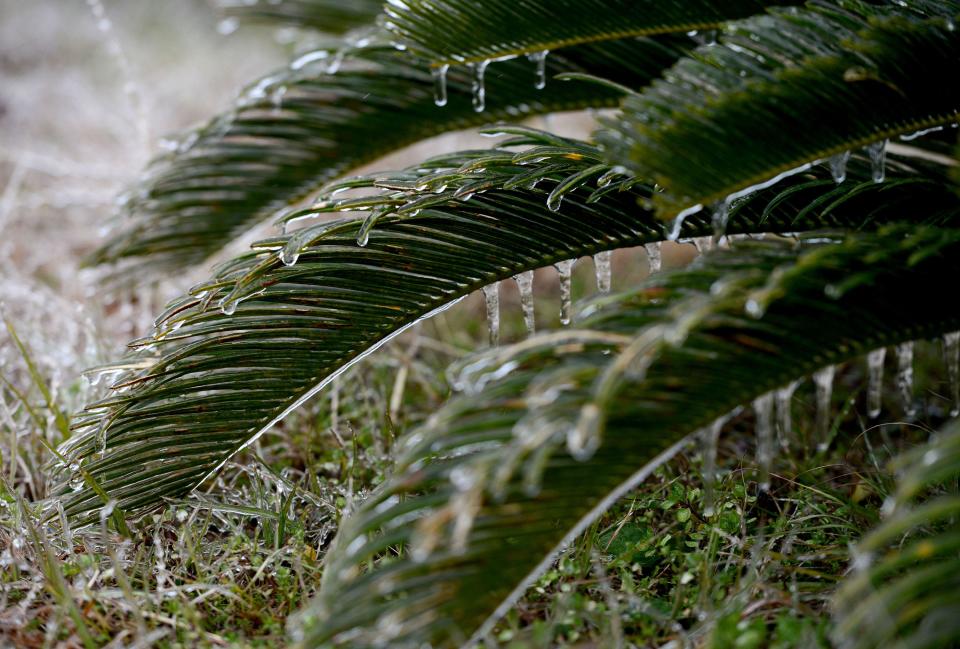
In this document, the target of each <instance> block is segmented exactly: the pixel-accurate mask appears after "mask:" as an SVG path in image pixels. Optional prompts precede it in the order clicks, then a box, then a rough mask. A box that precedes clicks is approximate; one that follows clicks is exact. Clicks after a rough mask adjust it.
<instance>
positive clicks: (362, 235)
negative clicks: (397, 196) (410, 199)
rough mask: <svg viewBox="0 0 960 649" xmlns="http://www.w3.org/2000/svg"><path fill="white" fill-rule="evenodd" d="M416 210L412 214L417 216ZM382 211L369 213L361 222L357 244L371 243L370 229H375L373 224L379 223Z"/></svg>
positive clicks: (362, 245)
mask: <svg viewBox="0 0 960 649" xmlns="http://www.w3.org/2000/svg"><path fill="white" fill-rule="evenodd" d="M416 212H419V210H416V211H415V212H411V214H410V215H411V216H416ZM381 216H382V212H370V213H369V214H367V218H365V219H364V220H363V223H361V224H360V229H359V230H357V245H358V246H360V247H361V248H365V247H366V246H367V244H368V243H370V231H371V230H373V226H375V225H376V224H377V221H379V220H380V217H381Z"/></svg>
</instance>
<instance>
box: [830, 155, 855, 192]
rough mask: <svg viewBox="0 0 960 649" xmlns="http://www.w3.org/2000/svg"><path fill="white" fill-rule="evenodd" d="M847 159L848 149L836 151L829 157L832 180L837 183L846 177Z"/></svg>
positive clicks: (848, 158) (848, 156)
mask: <svg viewBox="0 0 960 649" xmlns="http://www.w3.org/2000/svg"><path fill="white" fill-rule="evenodd" d="M849 160H850V152H849V151H844V152H843V153H838V154H837V155H835V156H833V157H831V158H830V175H832V176H833V182H835V183H837V184H838V185H839V184H840V183H842V182H843V181H844V180H846V179H847V162H848V161H849Z"/></svg>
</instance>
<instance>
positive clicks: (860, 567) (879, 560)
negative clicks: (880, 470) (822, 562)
mask: <svg viewBox="0 0 960 649" xmlns="http://www.w3.org/2000/svg"><path fill="white" fill-rule="evenodd" d="M894 468H895V469H897V472H898V473H899V474H900V476H899V479H898V481H897V482H898V489H897V491H896V493H895V494H894V496H893V497H892V499H891V501H890V504H891V505H894V506H893V507H891V508H888V510H889V511H888V516H887V519H886V520H885V521H884V522H883V523H882V524H881V525H880V526H879V527H878V528H876V529H875V530H873V531H872V532H870V534H868V535H867V536H866V537H865V538H864V539H863V540H862V541H861V542H860V543H859V544H858V545H857V547H856V549H855V551H854V561H853V573H852V575H851V576H849V577H848V578H847V579H846V580H845V581H844V583H843V584H842V586H841V588H840V590H839V591H838V592H837V595H836V597H835V600H834V608H835V609H836V613H837V627H836V631H835V636H836V638H837V639H838V641H839V643H840V644H843V646H849V647H851V648H855V649H861V648H862V649H866V648H869V647H917V648H919V647H952V646H956V645H957V643H958V642H960V626H958V625H957V621H956V610H957V606H958V605H960V597H958V596H960V559H958V550H960V527H958V525H957V516H958V514H960V498H958V496H957V491H956V480H957V479H958V478H960V425H958V424H957V423H956V422H954V423H952V424H951V425H949V426H948V427H947V429H946V430H944V431H943V432H941V433H940V434H939V435H937V436H936V437H934V438H933V439H931V440H930V442H929V443H928V444H924V445H923V446H921V447H920V448H917V449H914V450H913V451H911V452H909V453H906V454H904V455H903V456H902V457H900V458H899V459H898V460H897V461H896V463H895V464H894ZM916 501H919V502H916Z"/></svg>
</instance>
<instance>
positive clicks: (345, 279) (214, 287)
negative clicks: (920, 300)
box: [61, 131, 958, 514]
mask: <svg viewBox="0 0 960 649" xmlns="http://www.w3.org/2000/svg"><path fill="white" fill-rule="evenodd" d="M518 133H520V134H521V135H519V136H518V138H517V139H518V141H519V142H525V143H528V144H527V146H526V147H525V149H524V150H522V151H521V152H520V153H519V154H518V153H517V151H516V150H508V149H501V150H496V151H492V152H491V151H485V152H482V155H483V156H486V160H484V159H483V157H482V156H481V155H480V154H477V153H473V154H471V153H467V154H463V155H461V156H448V158H449V159H451V160H453V159H455V160H456V161H457V162H458V163H459V162H460V161H461V159H469V160H471V161H472V162H471V163H470V164H469V165H468V167H467V169H466V170H461V173H460V174H459V176H457V174H456V173H455V172H456V171H457V170H458V169H460V167H456V168H453V169H450V168H447V167H445V163H444V162H443V160H442V159H441V160H439V161H435V162H434V163H428V164H426V166H425V171H424V172H423V173H422V174H419V175H421V176H423V178H422V179H421V180H417V179H416V178H417V176H418V172H417V171H416V170H411V171H409V172H408V173H406V174H400V175H401V176H402V178H401V179H398V180H394V181H393V183H394V184H398V183H399V182H400V181H401V180H402V182H405V183H406V184H407V186H410V187H412V189H408V190H404V191H401V190H396V191H398V192H399V193H400V194H401V195H402V196H405V197H406V200H407V203H404V202H403V201H402V200H400V199H399V198H396V197H393V195H392V194H390V193H389V192H388V193H386V194H376V195H373V196H371V197H370V198H368V199H344V201H342V202H338V203H334V204H333V208H337V207H339V208H343V209H358V204H357V203H358V201H359V202H361V203H362V202H364V200H365V201H366V203H367V204H368V205H374V206H376V208H377V209H380V208H381V207H382V206H383V204H384V202H386V203H387V204H389V205H388V206H389V207H390V208H391V209H395V213H393V214H390V215H388V216H384V217H383V218H381V219H380V221H379V222H378V223H377V226H376V227H375V228H374V229H373V231H372V232H371V233H370V234H369V243H368V245H367V246H366V247H360V246H358V245H357V243H356V239H357V235H358V233H359V232H360V230H361V222H360V220H357V219H356V218H355V217H354V218H349V219H344V220H340V221H336V222H334V223H332V224H331V223H326V224H321V225H318V226H312V228H310V229H307V230H303V231H297V232H294V233H292V234H290V235H287V236H283V237H276V238H273V239H268V240H265V241H263V242H261V243H260V244H258V246H257V249H256V250H255V251H253V252H250V253H248V254H246V255H243V256H241V257H238V258H236V259H235V260H233V261H231V262H229V263H227V264H225V265H224V266H223V267H222V268H221V269H220V270H219V272H218V273H217V275H216V276H215V277H214V278H212V279H211V281H209V282H207V283H205V284H203V285H201V286H198V287H196V288H195V289H194V291H193V293H192V294H191V295H188V296H185V297H183V298H181V299H179V300H177V301H175V302H173V303H172V304H171V305H170V307H169V308H168V309H167V311H166V313H165V314H163V315H162V316H161V318H160V320H159V322H158V332H157V334H156V335H155V336H154V337H152V338H148V339H145V340H142V341H139V342H138V343H137V345H139V346H140V347H141V349H140V351H138V352H136V353H134V355H133V356H132V357H131V358H130V359H126V360H124V361H122V362H121V364H120V365H119V366H117V367H116V368H115V369H116V371H118V372H119V371H121V370H123V369H124V368H127V369H128V370H129V371H127V372H126V373H125V374H124V375H123V376H122V377H121V378H119V379H118V380H117V382H116V383H117V387H118V388H119V389H118V391H117V392H116V393H115V394H114V395H112V396H110V397H108V398H107V399H106V400H104V401H103V402H101V403H99V404H94V406H93V407H92V410H91V411H90V412H89V413H88V414H87V415H86V416H85V417H81V418H79V419H78V420H75V421H76V426H77V428H78V434H76V435H74V436H73V437H72V438H71V441H70V442H69V444H68V445H67V446H66V447H65V448H64V453H66V454H67V455H68V456H69V457H70V460H71V462H76V461H81V460H82V461H83V463H84V464H83V467H84V470H85V471H87V472H89V473H90V474H91V475H93V476H94V477H95V478H96V480H97V481H98V482H99V483H100V484H101V485H102V487H103V489H104V490H106V491H107V492H109V493H110V495H111V496H112V497H114V498H117V499H118V500H119V504H120V506H122V507H123V508H124V509H127V510H131V511H136V510H140V509H143V508H145V507H150V506H153V505H155V504H156V503H158V502H159V501H160V499H161V498H163V497H165V496H174V497H175V496H179V495H182V494H184V493H186V492H188V491H189V490H190V489H192V488H193V487H195V486H196V485H197V484H198V483H199V482H200V481H201V480H203V478H204V477H205V476H207V475H209V474H210V473H211V472H212V471H214V470H215V469H216V468H217V467H218V466H219V465H221V464H222V463H223V462H225V461H226V459H227V458H229V457H230V456H231V455H232V454H234V453H236V452H237V451H238V450H239V449H240V448H242V447H243V446H244V445H245V444H248V443H249V442H250V441H251V440H252V439H255V438H256V437H257V436H258V435H260V434H262V433H263V432H264V431H265V430H266V429H268V428H269V427H270V426H271V425H272V424H273V423H274V422H276V421H278V420H279V419H280V418H282V417H283V416H284V415H285V414H286V413H287V412H289V411H290V410H292V409H293V408H295V407H296V406H297V405H298V404H300V403H301V402H302V401H304V400H305V399H307V398H308V397H309V396H310V395H312V394H314V393H316V391H317V390H319V389H320V388H322V386H323V385H325V384H326V383H327V382H328V381H329V380H331V378H332V377H333V376H335V375H336V373H337V372H339V371H342V369H343V368H345V367H347V366H348V365H349V364H350V363H352V362H354V361H355V360H357V359H358V358H360V357H362V356H363V355H365V354H366V353H369V352H370V351H371V350H372V349H374V348H376V347H377V346H378V345H380V344H382V343H383V342H385V341H386V340H388V339H389V338H390V337H392V336H393V335H395V334H396V333H397V332H399V331H401V330H403V329H404V328H405V327H407V326H409V325H410V324H411V323H413V322H416V321H417V320H418V319H419V318H422V317H424V316H425V315H426V314H429V313H431V312H434V311H436V310H438V309H442V308H445V307H446V306H447V305H449V304H451V303H452V302H454V301H455V300H457V299H458V298H459V297H461V296H464V295H466V294H468V293H470V292H471V291H473V290H476V289H478V288H480V287H481V286H484V285H486V284H489V283H491V282H495V281H497V280H500V279H504V278H508V277H511V276H513V275H516V274H518V273H520V272H523V271H526V270H530V269H533V268H538V267H541V266H546V265H550V264H553V263H556V262H558V261H561V260H565V259H571V258H577V257H580V256H583V255H590V254H594V253H596V252H599V251H602V250H608V249H612V248H617V247H622V246H632V245H639V244H642V243H646V242H650V241H659V240H661V239H663V238H664V236H665V235H664V231H663V227H662V224H661V223H660V222H659V221H658V220H656V219H655V218H653V216H652V215H651V214H650V213H649V212H647V211H645V210H643V209H641V208H639V207H638V204H637V202H638V200H639V201H645V200H649V197H650V189H649V188H648V187H646V186H643V185H638V184H636V182H635V181H634V180H633V179H630V178H626V179H623V180H620V181H618V182H611V183H610V184H609V185H608V186H605V187H601V188H598V187H596V185H595V184H594V181H595V180H596V181H598V182H599V180H600V179H594V178H591V177H589V176H584V177H582V180H581V181H580V184H579V186H578V187H576V188H572V187H570V183H569V182H568V180H569V178H570V176H571V175H581V176H582V172H583V171H584V170H585V169H588V168H590V167H593V166H595V160H596V159H599V155H600V153H599V151H598V150H597V149H596V148H595V147H590V146H589V145H585V144H582V143H576V142H573V141H569V140H563V139H559V138H556V137H554V136H551V135H549V134H540V135H537V133H536V132H534V131H518ZM529 143H534V146H530V145H529ZM478 159H479V160H481V161H482V162H481V163H480V164H475V163H476V161H477V160H478ZM494 159H499V160H501V165H502V166H501V167H497V166H496V165H495V164H494V163H493V160H494ZM481 168H489V172H484V171H481ZM498 169H499V171H498ZM544 169H546V170H547V171H548V173H546V174H544V173H542V172H543V170H544ZM486 173H489V174H490V175H491V178H494V179H495V180H496V181H497V182H496V183H495V184H494V186H489V185H487V186H486V187H484V188H479V187H477V184H478V181H477V178H476V175H475V174H480V175H481V176H483V175H484V174H486ZM911 173H912V172H911ZM451 174H452V175H453V176H454V178H448V179H447V181H446V182H447V184H448V187H447V188H445V189H444V190H443V191H442V192H441V193H440V194H437V193H436V189H435V188H434V186H433V185H432V183H434V182H435V181H437V179H438V178H439V177H441V176H444V175H445V176H451ZM820 174H821V175H820V177H819V178H817V176H816V174H814V173H811V174H810V175H809V176H806V177H804V178H802V179H800V178H797V179H792V182H793V183H794V184H791V185H789V186H785V187H784V188H781V191H782V192H784V194H785V195H783V196H781V195H779V194H777V193H776V190H775V189H773V188H771V189H770V190H769V193H766V194H763V195H758V196H757V197H755V198H752V199H751V200H747V201H744V202H743V203H742V204H741V205H738V206H737V209H735V210H734V212H733V215H732V216H731V221H730V226H729V228H730V230H729V231H730V232H731V233H734V232H785V231H786V232H795V231H802V230H806V229H811V228H823V227H833V228H859V227H875V226H876V225H877V224H879V223H883V222H884V221H890V220H891V219H899V218H902V217H903V214H904V209H903V208H904V205H907V204H909V206H910V207H911V209H912V210H913V212H912V213H913V214H916V215H917V220H918V222H921V221H929V222H935V223H953V222H956V218H957V214H958V209H957V208H958V204H957V199H956V196H955V195H954V194H953V193H952V192H950V191H949V190H946V189H945V188H944V187H943V185H942V184H941V183H938V182H930V181H927V180H924V179H923V178H922V177H919V176H916V175H909V176H904V177H902V178H894V177H891V179H890V180H889V181H888V182H887V183H881V184H875V183H872V182H870V181H869V180H867V181H864V180H863V179H862V176H861V177H860V178H859V179H858V178H857V177H856V176H857V173H852V174H851V178H850V179H849V180H848V181H846V182H845V183H843V184H842V185H841V186H840V187H839V188H838V187H837V186H835V185H834V184H833V183H832V181H828V182H824V180H825V179H824V175H826V172H825V171H823V170H820ZM532 175H540V176H543V177H542V178H541V179H540V181H539V183H538V184H537V185H536V187H534V188H530V187H529V185H528V181H529V179H530V178H531V177H532ZM518 180H522V181H523V185H522V186H520V187H515V183H516V181H518ZM353 182H354V184H369V183H370V182H371V181H370V180H368V179H363V180H362V181H353ZM384 183H385V184H390V183H391V181H390V180H389V179H387V180H385V181H384ZM800 183H808V184H809V185H810V186H809V187H800V186H799V184H800ZM561 185H565V186H566V187H567V189H566V193H565V195H564V198H563V200H562V201H560V202H555V203H554V204H553V205H552V207H554V208H556V209H555V210H554V209H549V208H548V207H547V200H548V197H550V196H551V194H553V193H554V191H555V190H556V189H557V187H560V186H561ZM420 186H422V187H423V189H420V190H418V189H417V187H420ZM508 186H509V187H510V188H507V187H508ZM464 188H467V189H469V190H470V191H469V192H467V193H466V194H465V193H463V189H464ZM610 189H615V190H616V191H608V190H610ZM472 192H476V195H475V196H473V197H472V198H471V197H470V196H469V195H468V194H469V193H472ZM844 195H846V196H847V198H848V199H849V200H845V198H844ZM425 197H426V198H429V199H430V200H431V201H434V204H433V205H431V206H429V207H425V206H424V204H423V200H424V198H425ZM437 199H440V200H439V201H438V200H437ZM413 204H418V205H419V207H417V208H416V209H407V206H410V205H413ZM768 205H772V206H773V207H774V208H775V209H766V206H768ZM321 209H326V208H321ZM417 210H420V211H419V212H418V211H417ZM710 232H711V225H710V223H709V222H705V221H703V220H700V219H697V218H693V219H690V220H689V221H688V223H686V224H685V229H684V234H685V235H689V236H701V235H707V234H709V233H710ZM291 241H292V242H294V245H293V246H292V247H290V243H291ZM285 251H286V252H287V253H291V254H285ZM281 257H284V258H283V259H281ZM285 262H286V263H285ZM294 262H295V263H294ZM287 264H292V265H287ZM104 444H105V445H106V448H107V451H106V453H101V447H102V446H103V445H104ZM68 478H69V476H65V478H64V480H65V481H67V480H68ZM61 491H62V492H63V493H64V494H65V495H66V498H64V507H65V509H66V511H67V512H68V513H71V514H82V513H83V512H88V511H90V510H91V509H93V508H96V507H98V506H99V499H98V498H97V496H96V494H95V493H92V492H90V491H88V490H86V489H81V490H79V491H76V492H71V491H69V490H68V489H67V487H66V485H64V486H63V487H62V489H61Z"/></svg>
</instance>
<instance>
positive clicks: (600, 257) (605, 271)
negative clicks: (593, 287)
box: [593, 250, 613, 293]
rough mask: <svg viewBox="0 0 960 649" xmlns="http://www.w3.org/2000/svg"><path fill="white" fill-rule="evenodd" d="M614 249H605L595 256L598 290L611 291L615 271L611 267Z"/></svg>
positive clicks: (594, 264) (594, 263) (602, 291)
mask: <svg viewBox="0 0 960 649" xmlns="http://www.w3.org/2000/svg"><path fill="white" fill-rule="evenodd" d="M612 256H613V251H611V250H604V251H603V252H598V253H597V254H595V255H594V256H593V267H594V271H595V272H596V274H597V290H598V291H600V292H601V293H609V292H610V287H611V285H612V283H613V271H612V270H611V268H610V259H611V257H612Z"/></svg>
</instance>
